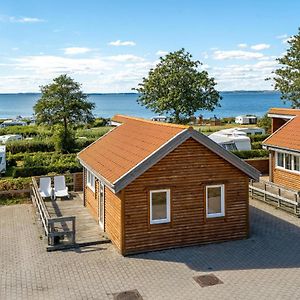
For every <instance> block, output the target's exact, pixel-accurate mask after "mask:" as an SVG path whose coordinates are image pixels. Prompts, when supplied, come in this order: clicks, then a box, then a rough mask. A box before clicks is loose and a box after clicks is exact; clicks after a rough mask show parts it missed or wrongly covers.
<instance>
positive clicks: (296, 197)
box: [294, 194, 298, 215]
mask: <svg viewBox="0 0 300 300" xmlns="http://www.w3.org/2000/svg"><path fill="white" fill-rule="evenodd" d="M297 200H298V195H297V194H295V202H297ZM297 208H298V202H297V204H295V206H294V213H295V215H297V213H298V212H297Z"/></svg>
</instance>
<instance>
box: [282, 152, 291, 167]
mask: <svg viewBox="0 0 300 300" xmlns="http://www.w3.org/2000/svg"><path fill="white" fill-rule="evenodd" d="M284 161H285V169H287V170H292V155H291V154H288V153H285V154H284Z"/></svg>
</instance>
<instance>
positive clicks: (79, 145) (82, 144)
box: [74, 138, 96, 152]
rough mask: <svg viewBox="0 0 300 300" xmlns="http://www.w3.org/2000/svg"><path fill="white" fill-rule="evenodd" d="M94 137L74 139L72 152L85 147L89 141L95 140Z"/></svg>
mask: <svg viewBox="0 0 300 300" xmlns="http://www.w3.org/2000/svg"><path fill="white" fill-rule="evenodd" d="M95 140H96V139H93V138H90V139H76V141H75V149H74V152H79V151H80V150H82V149H84V148H86V147H87V146H89V145H90V144H91V143H93V142H95Z"/></svg>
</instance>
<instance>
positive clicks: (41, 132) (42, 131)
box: [0, 125, 52, 138]
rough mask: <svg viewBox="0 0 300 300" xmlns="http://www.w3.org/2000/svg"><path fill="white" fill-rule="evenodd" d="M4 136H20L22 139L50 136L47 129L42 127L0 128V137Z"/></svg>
mask: <svg viewBox="0 0 300 300" xmlns="http://www.w3.org/2000/svg"><path fill="white" fill-rule="evenodd" d="M4 134H21V135H22V136H23V138H26V137H42V138H44V137H49V136H51V135H52V133H51V131H50V129H49V128H47V127H44V126H36V125H29V126H9V127H5V128H0V135H4Z"/></svg>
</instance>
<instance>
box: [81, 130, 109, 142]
mask: <svg viewBox="0 0 300 300" xmlns="http://www.w3.org/2000/svg"><path fill="white" fill-rule="evenodd" d="M110 129H111V127H100V128H91V129H78V130H77V131H76V137H86V138H88V139H98V138H99V137H101V136H103V135H104V134H106V133H107V132H108V131H109V130H110Z"/></svg>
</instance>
